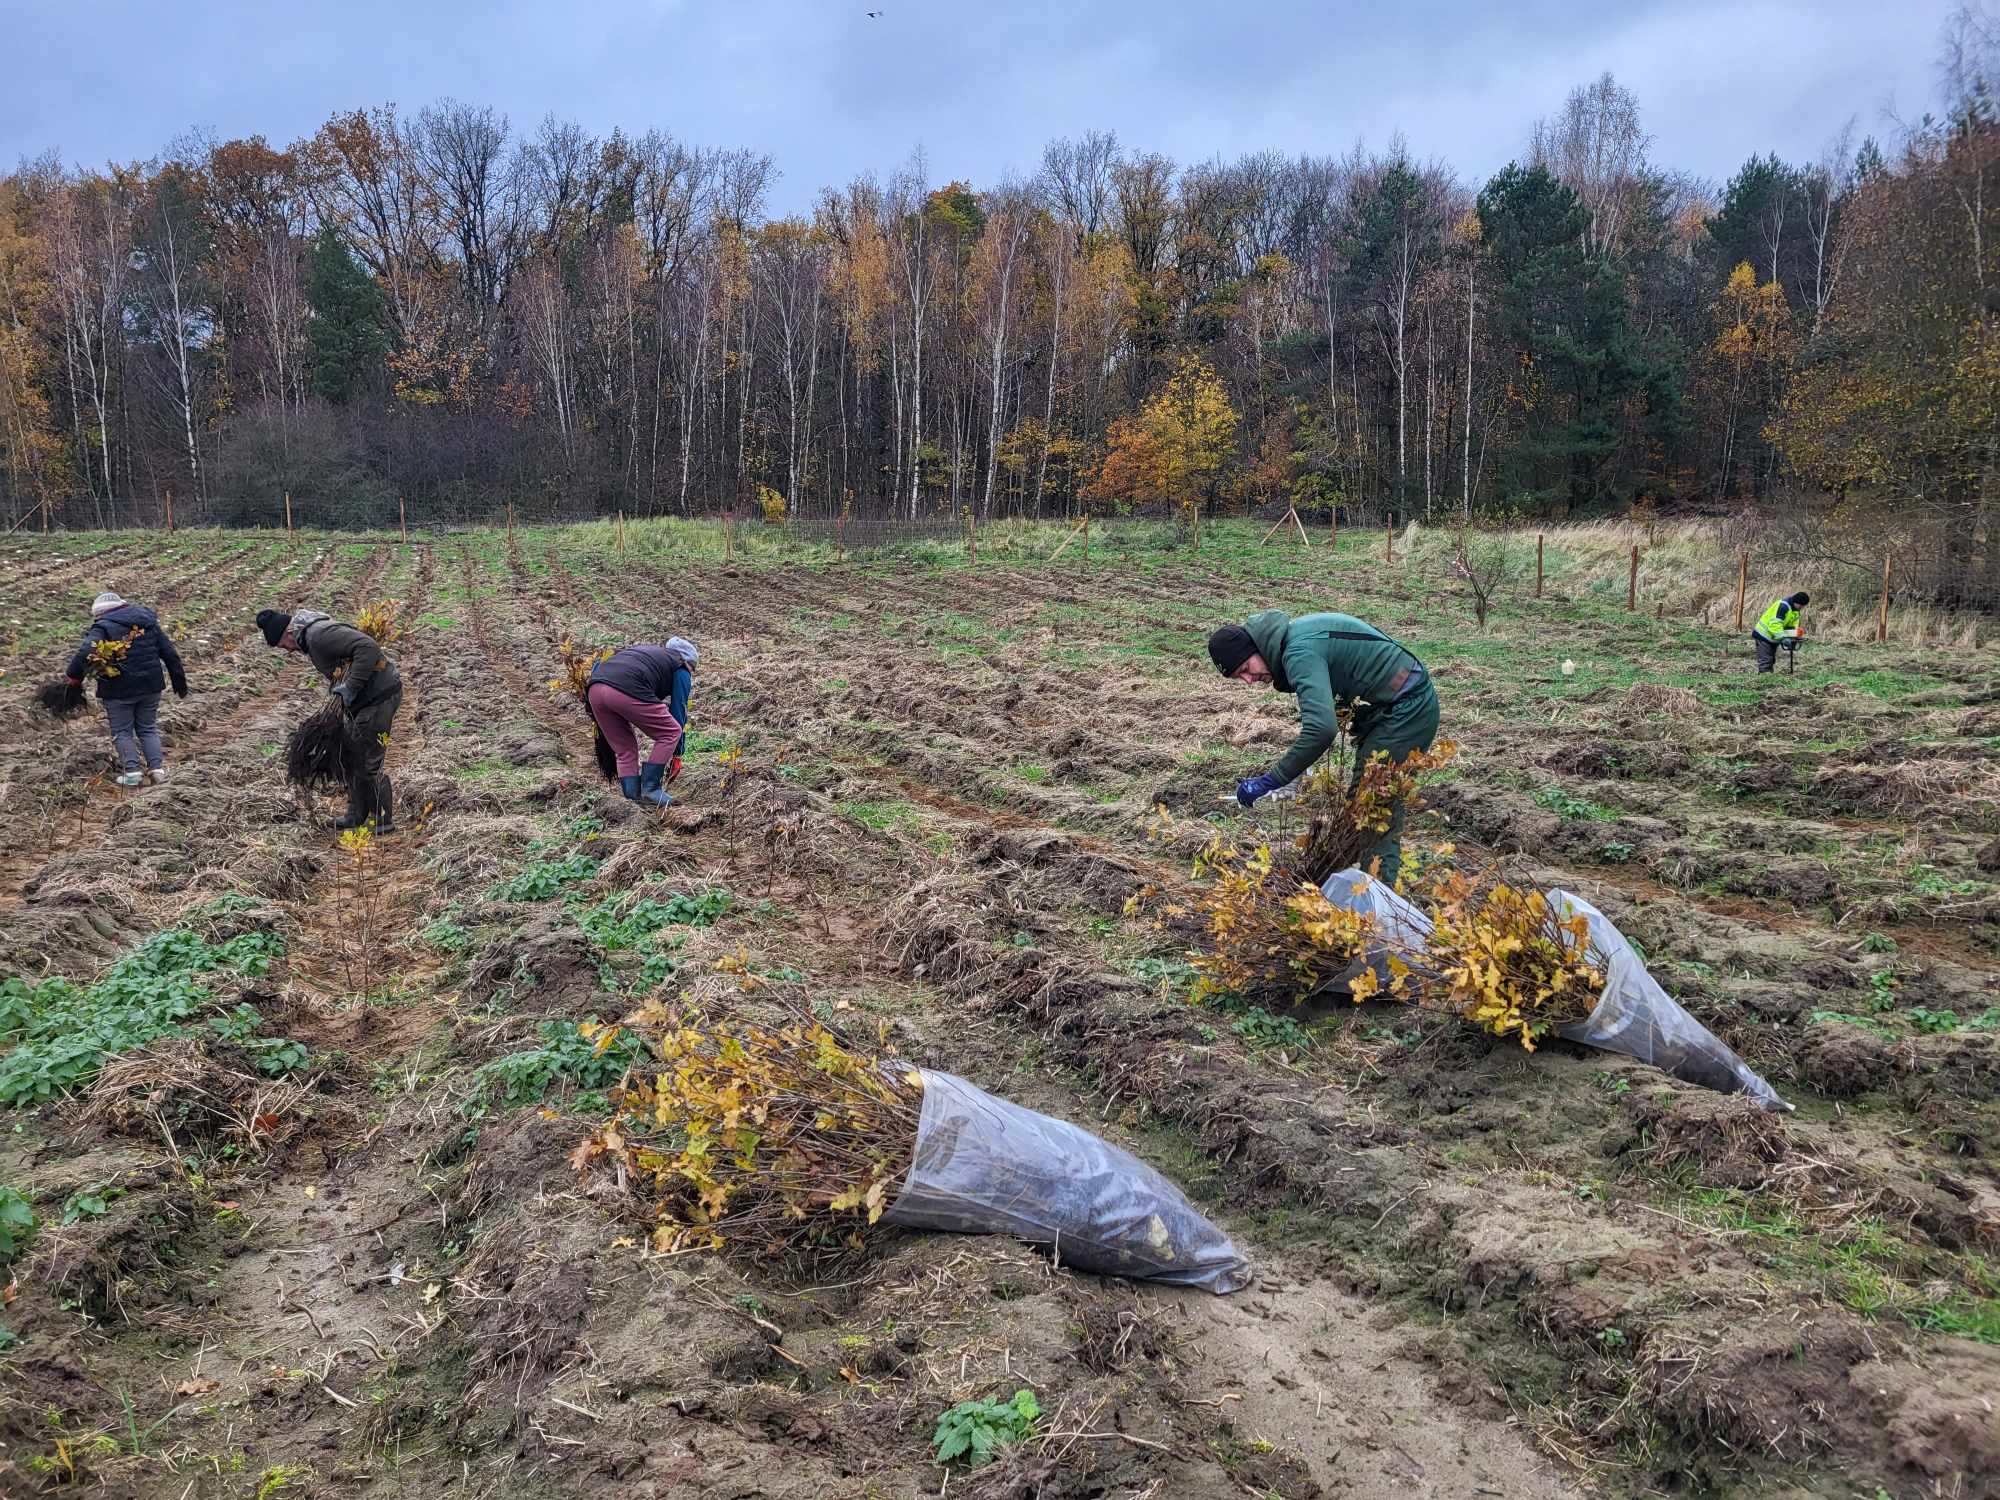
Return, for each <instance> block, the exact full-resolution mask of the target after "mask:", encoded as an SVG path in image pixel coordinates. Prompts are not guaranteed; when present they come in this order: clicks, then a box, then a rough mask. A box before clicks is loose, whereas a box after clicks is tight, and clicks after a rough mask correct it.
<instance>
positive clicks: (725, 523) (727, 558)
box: [722, 510, 736, 562]
mask: <svg viewBox="0 0 2000 1500" xmlns="http://www.w3.org/2000/svg"><path fill="white" fill-rule="evenodd" d="M722 560H723V561H724V562H735V561H736V512H735V511H733V510H725V511H724V512H723V513H722Z"/></svg>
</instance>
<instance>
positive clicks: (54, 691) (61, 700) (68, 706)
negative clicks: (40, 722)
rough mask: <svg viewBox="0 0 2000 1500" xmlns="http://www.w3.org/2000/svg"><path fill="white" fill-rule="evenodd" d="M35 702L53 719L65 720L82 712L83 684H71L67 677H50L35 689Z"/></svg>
mask: <svg viewBox="0 0 2000 1500" xmlns="http://www.w3.org/2000/svg"><path fill="white" fill-rule="evenodd" d="M35 701H36V702H37V703H39V704H41V706H42V707H43V708H44V709H46V710H47V711H48V712H49V713H50V714H51V715H53V716H54V717H55V718H58V719H67V718H69V717H70V716H71V715H72V714H76V713H81V712H82V711H83V706H84V696H83V684H82V683H80V682H71V681H70V680H69V679H68V678H67V677H52V678H50V679H49V680H48V681H47V682H45V683H43V684H42V685H41V686H40V687H38V688H36V689H35Z"/></svg>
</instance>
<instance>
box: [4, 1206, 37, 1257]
mask: <svg viewBox="0 0 2000 1500" xmlns="http://www.w3.org/2000/svg"><path fill="white" fill-rule="evenodd" d="M34 1232H35V1210H34V1208H33V1207H32V1206H31V1205H30V1204H29V1202H28V1200H27V1199H26V1198H25V1197H23V1196H22V1195H21V1194H20V1193H18V1192H16V1191H15V1190H14V1189H13V1188H10V1187H0V1267H4V1266H5V1265H6V1264H7V1263H8V1262H9V1261H11V1260H12V1259H13V1258H14V1257H15V1256H17V1255H19V1254H20V1253H21V1247H22V1246H23V1245H25V1244H27V1243H28V1237H29V1236H30V1235H32V1234H33V1233H34Z"/></svg>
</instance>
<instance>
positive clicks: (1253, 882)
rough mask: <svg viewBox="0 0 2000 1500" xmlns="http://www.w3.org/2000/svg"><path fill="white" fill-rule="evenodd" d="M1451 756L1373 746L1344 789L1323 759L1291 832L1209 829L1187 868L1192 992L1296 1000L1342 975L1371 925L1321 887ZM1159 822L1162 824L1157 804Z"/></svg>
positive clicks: (1356, 861)
mask: <svg viewBox="0 0 2000 1500" xmlns="http://www.w3.org/2000/svg"><path fill="white" fill-rule="evenodd" d="M1456 754H1457V747H1456V746H1455V745H1453V744H1452V743H1451V742H1450V741H1449V740H1446V741H1443V742H1441V743H1440V744H1439V745H1437V746H1436V748H1434V749H1432V750H1429V751H1421V750H1420V751H1417V752H1415V753H1413V754H1411V755H1410V756H1409V757H1408V758H1406V759H1405V760H1403V761H1401V762H1400V763H1397V764H1393V765H1392V764H1391V763H1390V761H1389V759H1388V757H1387V756H1386V755H1383V754H1381V753H1379V752H1378V753H1377V754H1376V755H1375V756H1374V757H1373V758H1372V759H1371V760H1370V761H1369V763H1368V765H1366V766H1365V767H1363V769H1362V772H1361V776H1360V778H1359V780H1358V781H1357V782H1356V783H1355V786H1354V790H1353V792H1352V793H1344V792H1343V791H1342V790H1341V786H1340V767H1339V766H1338V765H1337V764H1335V763H1333V762H1322V764H1321V765H1320V766H1319V767H1318V768H1316V769H1315V770H1313V771H1310V772H1308V773H1307V774H1306V776H1305V778H1304V784H1303V787H1302V790H1301V793H1300V796H1299V798H1298V801H1299V803H1300V805H1301V809H1302V811H1303V813H1304V817H1305V827H1304V828H1303V830H1301V831H1300V832H1299V833H1298V834H1297V835H1296V836H1294V837H1291V838H1283V837H1281V838H1280V839H1278V840H1277V841H1275V842H1267V841H1262V840H1260V841H1259V842H1257V843H1255V844H1243V843H1235V842H1231V841H1230V840H1227V839H1225V838H1223V837H1222V836H1221V835H1219V834H1217V835H1213V836H1211V838H1210V839H1209V841H1208V843H1207V844H1206V846H1205V847H1204V848H1203V849H1202V850H1201V852H1200V853H1199V854H1197V855H1196V856H1195V860H1194V870H1193V874H1194V877H1195V879H1196V880H1198V881H1205V882H1206V883H1205V884H1204V885H1203V886H1202V887H1201V888H1200V890H1199V893H1198V894H1197V895H1196V897H1195V899H1194V902H1193V910H1192V915H1193V916H1194V918H1195V919H1196V921H1197V922H1198V924H1199V926H1200V929H1201V933H1202V939H1203V942H1202V951H1201V953H1200V954H1199V956H1197V957H1196V958H1195V960H1194V968H1195V971H1196V973H1197V974H1198V975H1199V976H1200V977H1199V979H1198V981H1197V985H1196V998H1197V999H1201V998H1206V997H1208V996H1210V995H1215V994H1223V993H1228V994H1234V995H1238V996H1241V997H1243V998H1245V999H1258V1000H1264V999H1276V1000H1284V1001H1288V1002H1292V1003H1296V1002H1298V1001H1302V1000H1304V999H1306V998H1307V997H1308V996H1311V995H1314V994H1318V993H1320V992H1321V991H1323V990H1325V989H1327V988H1329V987H1330V986H1332V985H1333V984H1335V983H1336V982H1338V981H1339V980H1341V979H1342V978H1343V977H1345V976H1346V975H1347V974H1348V972H1349V971H1350V970H1351V969H1352V967H1353V965H1354V961H1355V960H1356V959H1357V958H1359V957H1361V956H1362V954H1363V953H1364V952H1366V951H1367V950H1369V949H1370V948H1372V947H1373V946H1375V944H1374V941H1373V937H1374V935H1373V929H1372V924H1371V923H1370V922H1369V920H1368V918H1367V917H1366V916H1364V915H1362V914H1361V913H1358V912H1354V911H1350V910H1347V909H1345V908H1343V907H1340V906H1338V905H1336V904H1335V903H1333V902H1330V901H1328V900H1327V898H1326V897H1325V895H1324V894H1323V893H1322V892H1321V887H1322V886H1323V885H1324V884H1325V883H1326V881H1327V879H1328V877H1330V876H1332V875H1333V874H1335V873H1336V872H1337V871H1340V870H1347V869H1354V868H1357V867H1360V866H1361V865H1362V864H1363V861H1365V860H1367V859H1368V858H1369V851H1370V850H1371V849H1373V848H1374V846H1375V844H1376V843H1377V842H1378V841H1379V840H1380V839H1381V837H1382V835H1383V834H1384V833H1386V832H1387V831H1388V829H1389V821H1390V818H1391V817H1392V816H1393V814H1394V812H1395V806H1396V804H1397V803H1398V802H1399V801H1400V802H1402V803H1404V805H1405V806H1406V808H1409V809H1414V808H1416V807H1417V806H1420V805H1421V803H1420V799H1419V797H1418V788H1419V782H1420V780H1421V778H1422V777H1423V776H1424V775H1425V774H1427V773H1428V772H1431V771H1435V770H1437V769H1439V768H1440V767H1442V766H1444V765H1447V764H1448V763H1449V762H1450V761H1451V760H1452V758H1453V757H1454V756H1455V755H1456ZM1159 820H1160V822H1161V823H1162V824H1163V825H1168V826H1169V827H1170V825H1171V819H1170V818H1168V816H1167V815H1166V813H1165V812H1164V811H1162V812H1161V813H1160V814H1159ZM1170 836H1171V834H1170ZM1183 910H1184V909H1183V908H1168V914H1169V915H1178V914H1180V913H1181V912H1182V911H1183Z"/></svg>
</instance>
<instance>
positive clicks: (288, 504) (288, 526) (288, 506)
mask: <svg viewBox="0 0 2000 1500" xmlns="http://www.w3.org/2000/svg"><path fill="white" fill-rule="evenodd" d="M291 539H292V492H291V491H290V490H286V491H285V540H286V541H288V542H289V541H290V540H291Z"/></svg>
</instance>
